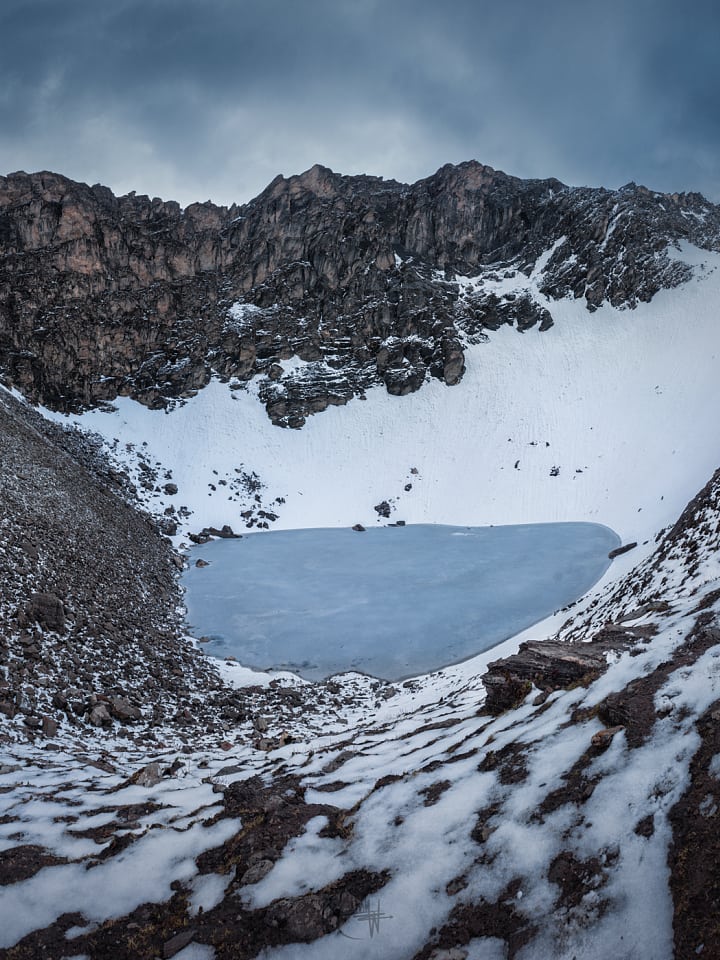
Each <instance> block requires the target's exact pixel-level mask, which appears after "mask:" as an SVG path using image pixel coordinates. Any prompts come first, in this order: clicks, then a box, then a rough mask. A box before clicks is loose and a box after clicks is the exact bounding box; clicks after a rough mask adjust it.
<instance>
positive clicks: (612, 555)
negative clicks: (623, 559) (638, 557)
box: [608, 541, 637, 560]
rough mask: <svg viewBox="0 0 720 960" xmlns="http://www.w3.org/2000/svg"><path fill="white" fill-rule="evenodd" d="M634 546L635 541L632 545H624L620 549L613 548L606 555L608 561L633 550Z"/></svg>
mask: <svg viewBox="0 0 720 960" xmlns="http://www.w3.org/2000/svg"><path fill="white" fill-rule="evenodd" d="M636 546H637V541H633V543H624V544H623V545H622V546H621V547H615V549H614V550H611V551H610V553H609V554H608V559H609V560H614V559H615V557H619V556H622V554H623V553H627V552H628V550H634V549H635V547H636Z"/></svg>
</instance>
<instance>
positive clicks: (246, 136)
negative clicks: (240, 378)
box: [0, 0, 720, 202]
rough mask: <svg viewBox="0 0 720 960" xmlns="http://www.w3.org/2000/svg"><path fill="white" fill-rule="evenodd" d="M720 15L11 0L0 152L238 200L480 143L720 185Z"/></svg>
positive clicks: (550, 172) (667, 9)
mask: <svg viewBox="0 0 720 960" xmlns="http://www.w3.org/2000/svg"><path fill="white" fill-rule="evenodd" d="M719 25H720V15H719V14H718V13H717V12H716V11H715V9H714V6H713V5H712V4H710V3H706V2H704V0H697V2H690V3H688V4H686V5H685V6H684V7H683V8H680V7H679V6H678V5H677V4H675V3H670V2H666V0H634V2H633V3H632V4H628V3H627V0H622V2H620V0H608V2H606V3H605V4H604V5H603V6H601V5H599V4H597V3H595V2H593V3H591V2H585V0H575V2H572V3H571V2H566V0H548V2H546V3H544V4H537V3H531V2H529V0H522V2H521V0H505V2H504V3H503V4H502V5H499V4H496V3H492V4H491V3H489V2H484V0H446V2H444V3H442V4H439V3H437V2H434V3H430V2H426V0H385V2H382V3H381V2H375V0H352V2H350V0H344V2H343V0H335V2H330V0H192V2H191V0H143V2H137V0H125V2H116V3H109V2H105V0H19V2H15V0H5V2H4V3H3V5H2V8H0V169H1V170H3V171H9V170H11V169H18V168H24V169H41V168H51V169H56V170H59V171H61V172H64V173H66V174H67V175H69V176H73V177H76V178H79V179H84V180H88V181H91V182H92V181H96V180H100V181H103V182H106V183H108V184H109V185H110V186H112V187H113V188H114V189H116V190H120V191H124V190H130V189H137V190H139V191H143V192H148V193H157V194H160V195H164V196H176V197H177V198H178V199H180V200H181V201H183V202H190V201H191V200H193V199H205V198H207V197H211V198H212V199H214V200H217V201H221V202H230V201H231V200H233V199H238V200H244V199H248V198H249V197H250V196H251V195H253V194H254V193H256V192H258V191H259V190H260V189H262V187H263V186H264V185H265V184H266V183H267V182H268V181H269V180H270V179H272V177H273V176H274V175H275V174H276V173H278V172H282V173H285V174H286V175H289V174H291V173H295V172H299V171H301V170H303V169H305V168H307V167H308V166H310V165H312V164H313V163H315V162H321V163H325V164H327V165H329V166H331V167H333V168H334V169H337V170H339V171H341V172H348V173H355V172H370V173H376V174H381V175H384V176H386V177H396V178H398V179H404V180H412V179H416V178H417V177H420V176H425V175H428V174H430V173H432V172H433V171H434V170H435V169H436V168H437V167H438V166H440V165H441V164H442V163H445V162H448V161H452V162H457V161H460V160H464V159H469V158H471V157H475V158H477V159H479V160H482V161H483V162H486V163H489V164H491V165H493V166H496V167H499V168H502V169H505V170H507V171H508V172H510V173H515V174H517V175H519V176H537V177H542V176H557V177H559V178H560V179H562V180H565V181H566V182H571V183H592V184H600V183H604V184H607V185H609V186H617V185H619V184H621V183H623V182H626V181H628V180H630V179H635V180H638V181H642V182H645V183H647V184H648V185H649V186H652V187H655V188H657V189H665V190H677V189H700V190H702V191H703V192H705V193H707V194H708V195H710V196H711V197H712V198H713V199H720V175H719V174H718V170H717V164H716V159H715V158H716V156H717V153H718V146H720V112H718V110H717V108H716V105H715V100H716V91H717V90H718V88H719V81H720V58H718V57H717V56H716V54H715V50H714V43H715V40H716V37H717V28H718V26H719Z"/></svg>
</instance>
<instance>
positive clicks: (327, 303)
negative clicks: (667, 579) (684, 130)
mask: <svg viewBox="0 0 720 960" xmlns="http://www.w3.org/2000/svg"><path fill="white" fill-rule="evenodd" d="M719 235H720V211H719V209H718V208H717V207H716V206H714V205H712V204H710V203H708V202H707V201H706V200H705V199H704V198H703V197H701V196H700V195H698V194H673V195H663V194H658V193H654V192H652V191H650V190H648V189H646V188H644V187H639V186H636V185H635V184H628V185H627V186H626V187H623V188H622V189H620V190H617V191H611V190H605V189H590V188H571V187H567V186H565V185H564V184H562V183H560V182H559V181H557V180H531V181H523V180H519V179H517V178H515V177H510V176H507V175H506V174H504V173H501V172H498V171H495V170H493V169H492V168H490V167H487V166H483V165H481V164H479V163H476V162H474V161H473V162H468V163H463V164H460V165H458V166H452V165H447V166H445V167H442V168H441V169H440V170H439V171H438V172H437V173H436V174H434V175H433V176H431V177H428V178H427V179H425V180H421V181H419V182H418V183H415V184H413V185H406V184H401V183H397V182H395V181H384V180H382V179H381V178H377V177H367V176H360V177H348V176H341V175H338V174H335V173H333V172H332V171H331V170H328V169H327V168H325V167H321V166H315V167H313V168H312V169H310V170H308V171H306V172H305V173H303V174H301V175H300V176H293V177H290V178H288V179H285V178H284V177H282V176H279V177H277V178H276V179H275V180H274V181H273V182H272V183H271V184H270V185H269V186H268V187H267V188H266V189H265V190H264V191H263V192H262V193H261V194H260V195H259V196H258V197H257V198H255V199H254V200H252V201H250V202H249V203H248V204H245V205H243V206H233V207H230V208H224V207H216V206H214V205H212V204H211V203H209V202H208V203H203V204H193V205H191V206H189V207H187V208H186V209H184V210H182V209H181V208H180V207H179V205H178V204H177V203H173V202H164V201H162V200H160V199H158V198H154V199H150V198H148V197H144V196H136V195H134V194H130V195H128V196H124V197H115V196H114V195H113V194H112V193H111V191H110V190H108V189H107V188H106V187H102V186H100V185H95V186H93V187H89V186H87V185H85V184H80V183H75V182H73V181H70V180H67V179H66V178H64V177H61V176H59V175H57V174H52V173H38V174H31V175H28V174H25V173H16V174H11V175H9V176H7V177H2V178H0V370H1V371H2V372H3V376H4V378H5V380H6V382H8V383H10V384H13V385H15V386H17V387H18V388H19V389H20V390H21V391H22V392H23V394H24V395H26V396H27V397H29V398H30V399H32V400H33V401H39V402H41V403H43V404H46V405H48V406H50V407H52V408H55V409H61V410H71V409H74V410H77V409H80V408H83V407H87V406H96V405H98V404H102V403H103V402H106V401H112V400H113V399H114V398H115V397H116V396H119V395H130V396H132V397H134V398H136V399H138V400H140V401H141V402H142V403H145V404H147V405H150V406H164V405H166V404H168V403H172V402H173V401H174V400H176V399H178V398H182V397H185V396H188V395H190V394H192V393H193V392H194V391H196V390H198V389H199V388H201V387H202V386H204V385H205V384H207V382H208V381H209V379H210V378H211V377H213V376H217V377H220V378H223V379H232V380H235V381H237V382H238V383H239V384H241V383H243V382H246V381H247V380H248V379H249V378H251V377H255V376H259V380H258V387H259V396H260V399H261V400H262V402H263V403H264V404H265V406H266V408H267V412H268V415H269V416H270V417H271V419H272V420H273V422H274V423H277V424H279V425H283V426H294V427H298V426H301V425H302V423H303V422H304V419H305V418H306V417H307V416H308V415H309V414H311V413H314V412H318V411H321V410H323V409H325V408H326V407H327V406H328V405H330V404H343V403H345V402H347V400H348V399H349V398H350V397H352V396H356V395H362V394H363V391H364V390H366V389H367V388H368V387H369V386H371V385H375V384H378V383H384V384H385V386H386V388H387V389H388V391H389V392H390V393H393V394H406V393H409V392H412V391H415V390H417V389H419V388H420V387H421V386H422V384H423V382H424V381H425V380H426V379H427V378H428V377H437V378H439V379H441V380H443V381H445V382H446V383H447V384H449V385H453V384H455V383H457V382H458V381H459V380H460V378H461V377H462V375H463V370H464V361H463V349H464V345H465V344H466V343H468V342H473V341H476V340H477V339H478V338H482V337H483V336H484V331H486V330H493V329H497V327H499V326H500V325H502V324H510V325H512V326H514V327H515V328H516V329H517V330H519V331H523V330H526V329H529V328H530V327H533V326H535V325H539V327H540V329H546V328H547V327H548V326H550V325H551V324H552V315H551V310H549V309H548V307H549V306H551V304H552V301H553V300H556V299H558V298H562V297H567V296H570V297H574V298H577V299H581V300H583V301H584V302H585V304H586V305H587V308H588V309H589V310H593V309H595V308H596V307H597V306H598V305H599V304H600V303H601V302H603V301H605V300H607V301H609V302H610V303H612V304H613V305H615V306H627V307H632V306H633V305H634V304H636V303H637V302H638V301H640V300H650V299H651V298H652V297H653V296H654V294H655V293H656V292H657V291H658V290H659V289H662V288H664V287H668V286H673V285H677V284H678V283H681V282H682V281H683V280H685V279H687V277H688V275H689V274H688V270H689V268H688V267H687V266H685V265H681V264H679V263H678V262H676V261H675V260H673V259H672V258H671V257H669V256H668V253H667V247H668V245H669V244H677V243H678V242H680V241H683V240H688V241H690V242H692V243H694V244H696V245H698V246H700V247H706V248H712V249H717V247H718V239H717V238H718V236H719ZM540 266H542V267H543V270H542V278H541V284H540V287H539V290H538V295H537V296H534V295H532V294H531V293H528V292H521V293H519V294H518V293H517V292H513V291H512V290H511V289H510V287H512V284H511V283H510V284H508V283H507V281H509V280H512V278H519V279H520V280H523V279H526V278H527V277H528V276H529V275H531V274H532V273H533V271H535V272H537V271H538V268H539V267H540ZM293 357H296V358H298V361H299V362H296V363H295V365H294V367H293V368H292V369H291V370H287V371H286V370H285V369H284V368H283V366H282V365H281V361H283V360H288V359H290V358H293Z"/></svg>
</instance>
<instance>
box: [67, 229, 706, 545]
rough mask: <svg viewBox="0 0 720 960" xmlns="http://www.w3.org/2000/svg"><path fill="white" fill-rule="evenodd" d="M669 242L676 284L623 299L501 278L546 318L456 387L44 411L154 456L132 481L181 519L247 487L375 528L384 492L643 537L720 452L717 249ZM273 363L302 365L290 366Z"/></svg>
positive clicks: (215, 393) (316, 522) (131, 451)
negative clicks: (564, 294) (686, 275)
mask: <svg viewBox="0 0 720 960" xmlns="http://www.w3.org/2000/svg"><path fill="white" fill-rule="evenodd" d="M673 253H674V255H675V256H677V257H678V258H681V259H682V260H683V261H684V262H688V263H690V264H693V266H694V276H693V279H692V280H691V281H690V282H688V283H686V284H683V285H682V286H680V287H677V288H675V289H672V290H662V291H660V292H659V293H658V294H657V295H656V296H655V297H654V298H653V300H652V301H651V302H650V303H642V304H640V305H638V306H637V308H636V309H634V310H627V309H625V310H620V309H616V308H613V307H611V306H609V305H608V304H604V305H603V306H602V307H601V308H600V309H598V310H597V311H595V312H594V313H590V312H588V310H587V309H586V308H585V306H584V303H583V302H582V301H579V300H574V299H571V298H568V299H564V300H560V301H552V300H548V299H547V298H546V297H544V296H543V295H542V294H541V293H539V291H538V288H539V286H540V285H541V281H542V274H541V273H538V272H536V273H534V274H533V275H532V276H531V277H530V278H527V277H525V275H524V274H522V273H517V274H515V275H514V277H513V278H511V279H510V280H508V279H506V280H503V281H502V286H503V290H504V292H509V291H512V290H516V291H517V292H522V291H523V290H525V291H529V292H530V293H531V295H532V296H533V298H534V299H535V300H537V301H538V302H539V303H541V304H542V305H543V306H545V307H546V308H547V309H548V310H550V312H551V313H552V316H553V319H554V326H553V327H552V328H551V329H550V330H546V331H544V332H539V331H538V329H537V328H534V329H531V330H529V331H527V332H525V333H523V334H519V333H518V332H517V331H516V330H514V329H512V328H510V327H508V326H504V327H502V328H501V329H499V330H497V331H494V332H492V333H490V334H489V335H488V338H487V340H486V341H485V342H481V343H477V344H475V345H470V346H468V348H467V350H466V365H467V372H466V374H465V376H464V378H463V380H462V381H461V382H460V384H459V385H457V386H456V387H453V388H448V387H447V386H445V384H443V383H441V382H439V381H436V380H431V381H429V382H428V383H426V384H425V385H424V387H423V389H422V390H420V391H418V392H417V393H414V394H411V395H410V396H406V397H394V396H390V395H389V394H388V393H387V392H386V391H385V390H384V389H383V388H380V387H378V388H373V389H371V390H369V391H368V392H367V397H366V399H365V400H359V399H358V400H353V401H351V402H350V403H349V404H348V405H347V406H345V407H336V408H330V409H329V410H327V411H325V412H323V413H322V414H319V415H316V416H314V417H311V418H310V419H309V420H308V422H307V424H306V425H305V426H304V427H303V429H302V430H299V431H297V430H284V429H280V428H278V427H274V426H273V425H272V424H271V423H270V421H269V420H268V417H267V415H266V413H265V410H264V408H263V407H262V405H261V404H260V403H259V402H258V400H257V398H256V393H257V388H258V383H257V379H256V380H254V381H251V383H250V385H249V387H247V388H241V387H239V385H238V384H233V383H230V384H227V383H221V382H219V381H217V380H215V381H213V382H212V383H211V384H209V385H208V386H207V387H206V388H205V389H203V390H201V391H200V392H199V393H198V394H197V396H196V397H194V398H193V399H191V400H189V401H187V402H185V403H183V404H179V405H176V406H175V407H173V408H172V409H171V410H169V411H168V412H164V411H161V410H149V409H147V408H146V407H144V406H142V405H140V404H139V403H136V402H134V401H132V400H129V399H118V400H117V401H115V406H116V408H117V410H116V412H115V413H105V412H101V411H99V410H95V411H92V412H89V413H86V414H84V415H83V416H79V417H78V416H75V417H70V418H68V417H65V416H62V415H58V414H52V416H53V417H57V418H59V419H61V420H62V421H63V422H66V423H67V422H71V423H77V424H79V425H82V426H83V427H85V428H89V429H91V430H94V431H97V432H98V433H100V434H101V435H102V436H103V437H105V438H106V439H107V440H108V442H110V443H111V444H112V445H113V449H114V453H115V456H116V457H117V458H118V460H119V461H120V462H122V463H127V464H130V468H131V471H132V472H133V473H134V476H135V478H136V479H137V480H138V481H142V479H143V474H142V473H141V472H139V471H138V469H137V463H138V459H137V458H138V455H139V456H140V458H141V459H142V460H144V461H146V462H147V463H148V464H149V465H150V467H151V468H155V469H156V470H157V471H158V479H157V480H156V482H155V483H152V484H146V486H149V488H150V489H147V490H144V491H143V490H142V489H141V493H142V494H143V496H144V498H145V500H146V502H147V503H148V505H149V506H151V508H152V509H153V510H158V511H162V510H164V509H166V508H167V507H168V506H170V505H174V506H175V507H180V506H186V507H187V508H188V509H189V510H190V511H191V515H190V516H189V517H187V518H186V519H185V522H184V525H183V526H181V530H182V529H183V527H184V529H185V530H199V529H201V528H202V527H204V526H210V525H213V526H216V527H220V526H222V525H223V524H229V525H230V526H232V527H233V528H234V529H235V530H238V529H240V530H242V527H243V525H244V520H243V518H241V516H240V514H241V513H242V512H243V511H246V510H248V509H254V510H255V511H257V509H258V501H257V499H256V494H258V495H259V496H260V498H261V500H262V505H263V506H264V507H265V508H266V510H267V511H271V512H272V513H274V514H276V515H277V516H278V519H277V521H276V522H275V526H277V527H278V528H298V527H313V526H335V525H351V524H353V523H357V522H361V523H364V524H369V523H375V522H377V520H378V517H377V514H376V513H375V512H374V510H373V507H374V506H375V505H376V504H377V503H379V502H380V501H383V500H388V501H389V502H390V504H391V507H392V509H393V513H392V519H393V520H396V519H402V520H405V521H406V522H408V523H419V522H436V523H449V524H493V523H495V524H497V523H526V522H544V521H555V520H595V521H598V522H601V523H605V524H607V525H608V526H610V527H612V528H614V529H615V530H616V531H617V532H618V533H619V534H620V536H621V537H622V538H623V539H625V540H644V539H647V538H648V537H649V536H651V535H653V534H654V533H655V532H656V531H657V530H658V529H659V528H661V527H663V526H665V525H666V524H667V523H669V522H671V521H672V520H674V519H675V518H676V517H677V515H678V513H679V511H680V510H681V509H682V507H683V506H684V504H685V503H686V502H687V500H688V499H689V497H690V496H692V495H693V494H694V492H695V491H696V490H697V489H698V487H700V486H701V485H702V484H703V483H704V482H705V480H706V479H707V477H708V476H709V474H710V473H711V472H712V470H713V469H714V468H715V466H716V465H717V450H718V449H720V420H718V418H717V416H716V413H715V404H714V400H713V398H714V396H715V390H716V384H717V380H718V375H719V374H720V328H719V326H718V322H719V307H718V305H719V304H720V270H718V266H719V265H720V256H719V255H717V254H712V253H708V252H706V251H700V250H697V249H695V248H692V247H688V246H685V247H684V248H683V249H682V250H679V251H673ZM483 282H484V281H482V280H480V281H478V284H479V285H482V284H483ZM485 283H487V284H488V285H489V286H488V289H490V288H491V287H492V286H493V283H492V281H485ZM495 285H496V286H497V284H495ZM283 366H284V367H285V369H286V370H287V371H290V370H294V375H295V376H298V377H301V376H302V375H303V368H304V366H306V365H304V364H303V363H302V362H301V361H297V360H295V361H286V362H285V363H284V365H283ZM158 465H160V466H158ZM168 473H170V474H171V475H172V482H173V483H175V484H176V485H177V487H178V492H177V494H174V495H171V496H169V495H167V494H165V493H164V492H163V489H162V488H163V486H164V484H165V483H166V482H167V474H168ZM243 474H245V477H246V478H247V476H248V475H252V474H255V475H257V479H259V481H260V483H261V484H262V485H263V486H262V488H261V489H260V490H259V493H258V491H257V490H256V485H255V484H253V483H250V484H247V483H243V482H242V480H243V476H242V475H243ZM145 476H147V474H145ZM223 481H224V482H223ZM408 485H411V489H409V490H407V489H406V487H407V486H408ZM279 500H280V501H284V502H279Z"/></svg>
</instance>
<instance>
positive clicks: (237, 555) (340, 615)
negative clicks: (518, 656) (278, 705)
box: [183, 522, 620, 680]
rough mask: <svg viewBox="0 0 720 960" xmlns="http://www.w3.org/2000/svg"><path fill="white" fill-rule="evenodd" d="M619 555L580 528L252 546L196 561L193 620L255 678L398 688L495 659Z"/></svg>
mask: <svg viewBox="0 0 720 960" xmlns="http://www.w3.org/2000/svg"><path fill="white" fill-rule="evenodd" d="M619 544H620V539H619V537H618V536H617V534H616V533H615V532H614V531H613V530H611V529H610V528H609V527H606V526H603V525H601V524H597V523H584V522H583V523H580V522H578V523H539V524H518V525H512V526H493V527H454V526H445V525H439V524H413V525H411V526H383V527H377V528H371V529H368V530H366V531H364V532H357V531H355V530H351V529H344V528H320V529H307V530H282V531H270V532H263V533H253V534H250V535H246V536H243V537H242V538H241V539H237V540H215V541H211V542H210V543H207V544H204V545H202V546H199V547H197V548H193V550H192V552H191V556H190V561H191V566H190V568H189V569H188V570H187V571H186V572H185V574H184V575H183V583H184V586H185V588H186V596H185V601H186V605H187V619H188V623H189V625H190V627H191V629H192V631H193V633H194V635H196V636H203V635H204V636H206V637H209V638H210V639H209V642H208V643H207V644H206V646H205V650H206V652H207V653H208V654H210V655H212V656H215V657H219V658H225V657H230V656H232V657H235V658H236V659H237V660H238V661H239V662H240V663H241V664H243V666H246V667H251V668H253V669H256V670H290V671H292V672H294V673H297V674H299V675H300V676H302V677H305V678H306V679H309V680H320V679H324V678H326V677H328V676H332V675H333V674H336V673H343V672H346V671H357V672H360V673H365V674H370V675H372V676H375V677H379V678H382V679H385V680H401V679H404V678H406V677H410V676H418V675H421V674H425V673H429V672H431V671H433V670H437V669H439V668H440V667H443V666H447V665H449V664H453V663H458V662H459V661H461V660H465V659H467V658H469V657H472V656H474V655H476V654H478V653H482V652H483V651H485V650H489V649H490V648H491V647H493V646H495V645H496V644H498V643H501V642H502V641H503V640H506V639H507V638H508V637H511V636H513V635H514V634H516V633H519V632H520V631H521V630H524V629H525V628H527V627H529V626H531V625H532V624H533V623H536V622H537V621H539V620H542V619H543V618H544V617H546V616H549V615H550V614H552V613H553V612H554V611H556V610H557V609H558V608H560V607H563V606H566V605H567V604H568V603H571V602H572V601H574V600H576V599H577V598H578V597H580V596H582V595H583V594H584V593H585V592H586V591H587V590H588V589H589V588H590V587H591V586H592V585H593V584H594V583H595V582H596V581H597V580H598V579H599V578H600V577H601V576H602V575H603V573H604V572H605V571H606V570H607V568H608V566H609V565H610V560H609V559H608V553H609V551H610V550H612V549H614V548H615V547H617V546H618V545H619ZM198 559H202V560H204V561H206V563H207V566H203V565H201V566H199V567H198V566H196V565H195V564H196V561H197V560H198Z"/></svg>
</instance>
